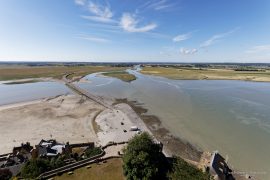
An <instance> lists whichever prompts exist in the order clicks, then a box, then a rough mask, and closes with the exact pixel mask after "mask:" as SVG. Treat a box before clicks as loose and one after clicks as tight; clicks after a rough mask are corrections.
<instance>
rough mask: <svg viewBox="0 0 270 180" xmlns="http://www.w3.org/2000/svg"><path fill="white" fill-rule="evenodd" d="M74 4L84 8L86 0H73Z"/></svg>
mask: <svg viewBox="0 0 270 180" xmlns="http://www.w3.org/2000/svg"><path fill="white" fill-rule="evenodd" d="M75 4H77V5H80V6H84V5H85V4H86V0H75Z"/></svg>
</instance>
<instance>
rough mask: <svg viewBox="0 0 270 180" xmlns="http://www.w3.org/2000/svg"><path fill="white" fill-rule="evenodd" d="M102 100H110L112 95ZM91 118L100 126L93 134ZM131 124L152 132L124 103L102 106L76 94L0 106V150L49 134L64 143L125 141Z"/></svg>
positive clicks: (132, 134) (131, 132) (130, 132)
mask: <svg viewBox="0 0 270 180" xmlns="http://www.w3.org/2000/svg"><path fill="white" fill-rule="evenodd" d="M104 100H105V101H106V102H107V103H110V104H111V103H113V101H112V99H104ZM100 112H101V113H100ZM98 113H99V114H98ZM97 114H98V115H97ZM96 115H97V116H96ZM95 117H96V118H95ZM94 118H95V119H94ZM94 120H95V121H96V123H97V125H98V126H99V128H100V132H98V133H97V134H96V133H95V131H94V128H93V123H92V122H93V121H94ZM121 122H123V123H124V125H121ZM132 126H137V127H138V128H139V129H140V130H141V131H147V132H148V133H149V134H152V133H151V132H150V130H149V129H148V128H147V127H146V125H145V124H144V122H143V121H142V120H141V118H140V117H139V116H138V115H137V114H136V112H135V111H134V110H133V109H132V108H131V107H130V106H129V105H128V104H125V103H121V104H117V105H114V106H113V108H112V109H106V108H104V107H102V106H101V105H99V104H97V103H95V102H94V101H91V100H89V99H86V98H85V97H83V96H79V95H62V96H58V97H54V98H47V99H43V100H36V101H31V102H23V103H16V104H11V105H5V106H0V142H1V144H0V154H3V153H9V152H11V150H12V148H13V147H14V146H19V145H20V144H21V143H22V142H30V143H31V144H32V145H35V144H37V143H38V142H39V141H40V140H41V139H51V138H53V139H56V140H57V141H59V142H64V143H65V142H67V141H68V142H70V143H81V142H96V143H97V144H100V145H106V144H107V143H108V142H110V141H113V142H123V141H125V142H126V141H128V140H129V139H130V138H132V137H133V136H134V135H135V134H136V132H134V131H130V128H131V127H132ZM124 130H126V131H127V132H124Z"/></svg>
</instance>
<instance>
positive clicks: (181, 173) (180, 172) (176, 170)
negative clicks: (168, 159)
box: [168, 157, 210, 180]
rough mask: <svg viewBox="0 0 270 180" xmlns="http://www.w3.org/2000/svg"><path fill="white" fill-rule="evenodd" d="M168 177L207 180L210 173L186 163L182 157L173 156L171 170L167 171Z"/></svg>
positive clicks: (176, 179)
mask: <svg viewBox="0 0 270 180" xmlns="http://www.w3.org/2000/svg"><path fill="white" fill-rule="evenodd" d="M168 178H169V179H173V180H174V179H175V180H178V179H189V180H209V179H210V175H209V174H208V173H204V172H202V171H201V170H199V169H197V168H196V167H194V166H192V165H190V164H188V163H187V162H186V161H184V160H183V159H182V158H179V157H175V158H174V160H173V167H172V171H171V172H169V173H168Z"/></svg>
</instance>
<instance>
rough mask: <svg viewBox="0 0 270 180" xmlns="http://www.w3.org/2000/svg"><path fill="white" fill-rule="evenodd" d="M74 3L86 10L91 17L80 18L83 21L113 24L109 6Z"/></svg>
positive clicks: (85, 1)
mask: <svg viewBox="0 0 270 180" xmlns="http://www.w3.org/2000/svg"><path fill="white" fill-rule="evenodd" d="M75 3H76V4H78V5H80V6H83V7H84V8H86V9H87V10H88V11H89V12H90V13H91V14H92V15H91V16H85V15H84V16H81V17H82V18H84V19H88V20H91V21H96V22H101V23H113V22H115V21H114V20H113V19H112V17H113V12H112V11H111V8H110V6H109V4H106V5H103V4H98V3H94V2H92V1H87V0H75Z"/></svg>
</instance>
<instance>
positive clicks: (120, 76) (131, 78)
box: [103, 71, 136, 82]
mask: <svg viewBox="0 0 270 180" xmlns="http://www.w3.org/2000/svg"><path fill="white" fill-rule="evenodd" d="M103 75H105V76H109V77H115V78H118V79H121V80H122V81H125V82H131V81H134V80H136V76H134V75H133V74H129V73H128V72H126V71H116V72H106V73H103Z"/></svg>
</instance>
